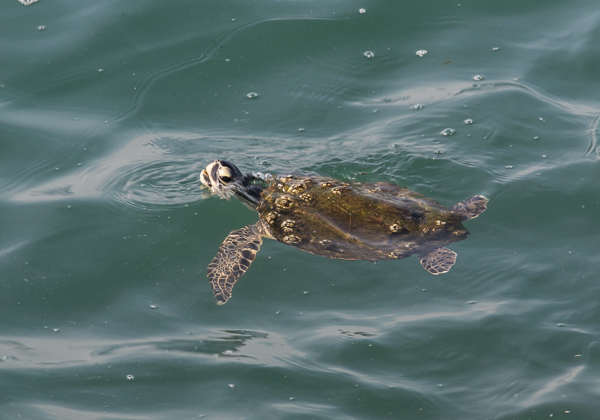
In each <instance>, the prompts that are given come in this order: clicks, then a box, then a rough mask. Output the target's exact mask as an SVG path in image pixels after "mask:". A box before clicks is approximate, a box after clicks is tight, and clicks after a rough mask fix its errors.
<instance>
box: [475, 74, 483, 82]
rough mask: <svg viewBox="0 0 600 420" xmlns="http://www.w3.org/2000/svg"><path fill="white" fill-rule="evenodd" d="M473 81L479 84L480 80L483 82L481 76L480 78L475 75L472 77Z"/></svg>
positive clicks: (478, 75)
mask: <svg viewBox="0 0 600 420" xmlns="http://www.w3.org/2000/svg"><path fill="white" fill-rule="evenodd" d="M473 80H475V81H476V82H479V81H480V80H483V76H481V75H480V74H476V75H475V76H473Z"/></svg>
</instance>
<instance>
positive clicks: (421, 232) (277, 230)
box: [200, 160, 488, 305]
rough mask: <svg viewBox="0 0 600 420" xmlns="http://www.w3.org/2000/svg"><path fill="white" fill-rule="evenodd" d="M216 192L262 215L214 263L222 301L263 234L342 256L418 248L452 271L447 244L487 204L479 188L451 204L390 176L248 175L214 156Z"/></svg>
mask: <svg viewBox="0 0 600 420" xmlns="http://www.w3.org/2000/svg"><path fill="white" fill-rule="evenodd" d="M200 180H201V181H202V183H203V184H204V185H205V186H206V187H208V188H209V189H210V190H211V191H212V192H213V193H215V194H218V195H220V196H222V197H230V196H235V197H237V198H238V199H240V200H241V201H242V202H243V203H244V204H246V205H247V206H248V207H250V208H251V209H253V210H256V211H258V215H259V220H258V221H257V222H256V223H254V224H253V225H250V226H246V227H244V228H242V229H239V230H235V231H233V232H231V233H230V234H229V236H227V238H225V241H223V243H222V244H221V247H220V248H219V252H218V253H217V255H216V256H215V258H214V259H213V260H212V262H211V263H210V264H209V265H208V269H207V276H208V278H209V279H210V284H211V286H212V288H213V292H214V295H215V298H216V299H217V303H219V304H221V305H222V304H224V303H225V302H227V300H228V299H229V298H230V297H231V290H232V288H233V285H234V284H235V282H236V281H237V279H238V278H240V277H241V276H242V275H243V274H244V273H245V272H246V270H247V269H248V267H250V264H251V263H252V261H254V258H255V257H256V253H257V252H258V250H259V249H260V245H261V244H262V237H265V238H271V239H275V240H277V241H279V242H283V243H284V244H287V245H291V246H293V247H295V248H298V249H301V250H303V251H307V252H310V253H312V254H316V255H322V256H324V257H329V258H339V259H343V260H369V261H377V260H393V259H400V258H406V257H409V256H411V255H413V254H416V255H417V256H418V257H419V258H420V260H421V264H422V265H423V267H424V268H425V269H426V270H427V271H429V272H430V273H431V274H441V273H446V272H447V271H448V270H450V268H451V267H452V266H453V265H454V263H455V261H456V253H454V252H453V251H451V250H449V249H448V248H445V246H446V245H448V244H450V243H452V242H456V241H461V240H463V239H466V237H467V235H468V234H469V231H468V230H467V229H465V228H464V227H463V225H462V223H461V222H462V221H464V220H469V219H473V218H474V217H477V216H478V215H479V214H480V213H481V212H483V211H484V210H485V209H486V203H487V202H488V199H487V198H485V197H483V196H480V195H476V196H475V197H472V198H470V199H468V200H465V201H463V202H461V203H458V204H456V205H454V206H452V207H450V208H445V207H442V206H441V205H440V204H439V203H437V202H436V201H434V200H432V199H429V198H424V197H422V196H421V195H420V194H417V193H415V192H413V191H410V190H407V189H406V188H401V187H398V186H396V185H392V184H387V183H377V184H367V183H362V182H346V181H338V180H335V179H331V178H323V177H317V176H296V175H293V176H292V175H287V176H282V177H278V176H273V177H271V178H266V179H262V178H259V177H257V176H255V175H252V174H246V175H243V174H242V173H241V172H240V170H239V169H238V168H237V167H236V166H235V165H234V164H232V163H230V162H227V161H225V160H215V161H214V162H212V163H210V164H209V165H208V166H207V167H206V169H205V170H203V171H202V173H201V174H200Z"/></svg>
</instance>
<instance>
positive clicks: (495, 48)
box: [492, 47, 500, 51]
mask: <svg viewBox="0 0 600 420" xmlns="http://www.w3.org/2000/svg"><path fill="white" fill-rule="evenodd" d="M499 49H500V48H498V47H494V48H492V51H498V50H499Z"/></svg>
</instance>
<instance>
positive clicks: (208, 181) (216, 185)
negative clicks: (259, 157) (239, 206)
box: [200, 160, 263, 208]
mask: <svg viewBox="0 0 600 420" xmlns="http://www.w3.org/2000/svg"><path fill="white" fill-rule="evenodd" d="M252 179H253V177H252V175H244V174H242V172H241V171H240V170H239V169H238V168H237V166H235V165H234V164H233V163H231V162H228V161H226V160H215V161H214V162H211V163H209V164H208V165H207V166H206V169H203V170H202V172H201V173H200V182H202V184H204V186H205V187H207V188H208V189H210V191H211V192H212V193H214V194H217V195H220V196H222V197H225V198H228V197H230V196H232V195H235V196H236V197H237V198H239V199H240V200H241V201H242V202H243V203H244V204H246V205H247V206H249V207H251V208H256V207H257V206H258V203H259V202H260V192H261V191H262V189H263V188H262V187H260V186H258V185H253V184H252V182H251V181H252Z"/></svg>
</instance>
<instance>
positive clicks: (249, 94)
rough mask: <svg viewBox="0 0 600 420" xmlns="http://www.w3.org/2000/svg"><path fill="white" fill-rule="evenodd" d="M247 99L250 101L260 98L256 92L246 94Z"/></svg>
mask: <svg viewBox="0 0 600 420" xmlns="http://www.w3.org/2000/svg"><path fill="white" fill-rule="evenodd" d="M246 97H247V98H248V99H256V98H258V93H256V92H250V93H248V94H246Z"/></svg>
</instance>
